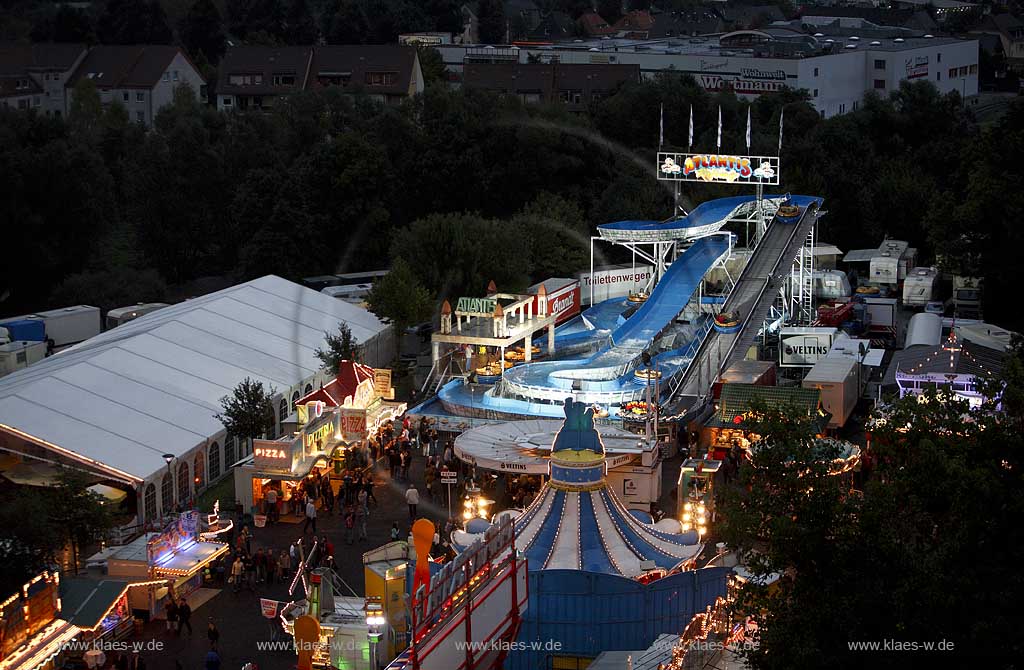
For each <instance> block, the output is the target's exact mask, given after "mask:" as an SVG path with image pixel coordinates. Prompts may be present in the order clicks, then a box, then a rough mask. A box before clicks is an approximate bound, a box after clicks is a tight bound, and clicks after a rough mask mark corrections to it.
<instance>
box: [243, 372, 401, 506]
mask: <svg viewBox="0 0 1024 670" xmlns="http://www.w3.org/2000/svg"><path fill="white" fill-rule="evenodd" d="M394 397H395V389H394V388H393V387H392V386H391V370H387V369H374V368H371V367H369V366H366V365H362V364H360V363H356V362H354V361H342V362H341V364H340V365H339V367H338V374H337V375H336V376H335V378H334V379H333V380H331V381H330V382H328V383H327V384H324V385H323V386H322V387H320V388H319V389H317V390H315V391H312V392H311V393H308V394H306V395H305V396H304V397H302V398H299V399H298V400H297V401H296V403H295V414H293V415H292V416H290V417H289V418H288V420H287V421H286V422H285V424H284V426H283V428H284V433H285V434H284V436H282V437H281V438H279V439H277V440H254V441H253V455H252V462H251V463H247V464H245V465H242V466H239V467H236V468H235V496H236V497H237V499H238V501H239V502H240V503H241V504H242V505H243V506H244V509H246V510H251V511H252V512H254V513H266V512H267V511H268V510H267V509H266V507H265V501H266V496H267V493H268V491H270V490H271V489H273V490H274V491H275V492H276V495H275V497H276V499H277V501H276V503H275V505H276V506H277V510H276V511H277V513H278V515H279V516H282V517H287V516H289V515H293V516H301V514H302V509H301V507H300V506H298V504H297V502H298V501H299V500H300V499H301V494H300V493H299V489H300V486H301V485H302V482H303V480H304V479H306V478H307V477H309V476H311V475H312V474H313V473H314V468H316V469H318V470H319V471H320V472H324V471H326V472H328V473H329V474H330V476H331V479H332V480H333V479H340V478H341V477H342V475H343V473H344V471H345V470H348V469H358V468H362V467H366V466H367V465H369V464H370V462H369V459H370V455H369V448H368V446H369V445H368V441H369V440H370V439H374V438H375V437H376V436H377V435H378V433H379V432H380V431H381V430H382V429H384V428H385V427H386V426H388V425H389V424H391V423H392V422H393V421H394V420H395V419H397V418H398V417H400V416H402V414H403V413H404V412H405V409H406V404H405V403H404V402H394Z"/></svg>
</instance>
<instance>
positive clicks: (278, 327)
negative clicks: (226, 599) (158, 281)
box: [0, 275, 393, 522]
mask: <svg viewBox="0 0 1024 670" xmlns="http://www.w3.org/2000/svg"><path fill="white" fill-rule="evenodd" d="M339 322H345V323H347V324H348V325H349V327H350V328H351V330H352V334H353V335H354V336H355V338H356V339H357V341H359V342H360V343H364V345H363V346H367V347H368V354H367V356H366V357H367V358H368V359H369V358H374V357H376V356H383V355H385V353H386V354H387V356H388V358H387V360H390V356H391V354H393V348H392V345H391V342H392V340H391V339H390V337H391V328H390V326H387V325H385V324H383V323H382V322H381V321H380V320H378V319H377V318H376V317H375V316H374V315H373V314H371V313H369V312H367V311H366V310H364V309H362V308H360V307H357V306H355V305H351V304H349V303H347V302H343V301H341V300H336V299H334V298H331V297H330V296H327V295H324V294H322V293H318V292H317V291H313V290H312V289H308V288H305V287H302V286H299V285H298V284H293V283H292V282H289V281H286V280H284V279H281V278H280V277H275V276H269V275H268V276H266V277H261V278H259V279H254V280H252V281H249V282H246V283H244V284H240V285H238V286H233V287H230V288H227V289H224V290H223V291H217V292H216V293H211V294H209V295H205V296H202V297H199V298H194V299H191V300H186V301H185V302H182V303H179V304H176V305H171V306H169V307H165V308H163V309H161V310H159V311H155V312H152V313H150V314H146V315H145V316H142V317H140V318H138V319H136V320H134V321H131V322H129V323H127V324H125V325H123V326H119V327H117V328H115V329H113V330H110V331H107V332H105V333H103V334H101V335H98V336H97V337H94V338H92V339H89V340H87V341H85V342H83V343H81V344H79V345H77V346H75V347H72V348H70V349H68V350H66V351H63V352H61V353H58V354H56V355H54V356H51V357H49V358H47V359H45V360H43V361H41V362H39V363H37V364H35V365H33V366H31V367H29V368H26V369H24V370H20V371H18V372H15V373H14V374H11V375H8V376H7V377H4V378H3V379H2V380H0V455H10V454H14V455H15V457H20V458H22V459H24V460H25V461H32V462H39V461H43V462H49V463H59V464H63V465H66V466H70V467H74V468H78V469H81V470H84V471H86V472H89V473H92V474H94V475H96V478H97V479H98V480H101V481H107V482H110V483H112V484H115V485H119V486H122V487H124V488H126V489H128V490H129V491H134V495H135V496H136V497H137V507H136V509H137V510H138V514H137V518H138V520H139V521H144V522H150V521H153V520H155V519H157V518H159V517H160V516H162V514H164V513H166V512H168V511H170V510H171V509H173V508H174V507H175V506H177V505H178V504H182V503H186V502H187V501H189V500H191V499H193V498H194V496H196V495H197V494H198V493H199V492H201V491H202V490H203V489H205V488H206V487H207V486H208V485H209V483H210V482H213V481H215V480H217V479H219V478H220V477H221V476H222V475H224V474H226V473H227V472H228V470H229V469H230V468H231V467H232V466H233V465H234V464H235V463H237V462H238V461H240V460H242V459H243V458H245V457H246V456H247V455H248V453H247V452H248V445H247V444H246V443H245V441H244V440H238V439H233V438H230V437H228V436H226V435H225V431H224V426H223V425H222V424H221V423H220V421H219V420H217V419H216V418H215V416H214V415H215V414H216V413H217V412H218V411H220V409H221V405H220V399H221V398H222V397H224V396H226V395H229V394H230V393H231V392H232V390H233V389H234V388H235V387H236V386H237V385H238V383H239V382H241V381H242V380H244V379H245V378H247V377H248V378H251V379H253V380H256V381H259V382H262V383H263V385H264V387H273V389H274V397H273V402H274V409H275V419H276V425H275V429H274V433H275V434H277V433H278V432H280V430H281V423H282V421H283V420H284V419H285V418H286V417H287V416H288V415H289V414H290V413H291V412H292V404H293V403H294V402H295V400H297V399H298V398H299V396H300V395H305V394H307V393H309V392H311V391H312V390H313V389H314V388H316V387H318V386H319V385H320V384H321V383H323V382H325V381H330V380H332V379H334V374H335V371H334V370H322V369H321V363H320V361H319V360H318V359H317V358H316V355H315V351H316V349H317V348H320V347H323V344H324V332H325V331H335V330H336V329H337V328H338V323H339ZM165 454H166V455H169V456H171V457H173V459H171V463H170V464H168V463H167V462H166V459H165Z"/></svg>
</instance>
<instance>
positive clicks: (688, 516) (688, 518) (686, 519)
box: [683, 512, 690, 523]
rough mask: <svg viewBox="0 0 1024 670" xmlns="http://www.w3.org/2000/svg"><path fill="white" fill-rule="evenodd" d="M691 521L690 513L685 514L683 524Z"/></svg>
mask: <svg viewBox="0 0 1024 670" xmlns="http://www.w3.org/2000/svg"><path fill="white" fill-rule="evenodd" d="M689 520H690V513H689V512H684V513H683V522H684V523H685V522H687V521H689Z"/></svg>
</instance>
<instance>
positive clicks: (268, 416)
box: [213, 377, 277, 451]
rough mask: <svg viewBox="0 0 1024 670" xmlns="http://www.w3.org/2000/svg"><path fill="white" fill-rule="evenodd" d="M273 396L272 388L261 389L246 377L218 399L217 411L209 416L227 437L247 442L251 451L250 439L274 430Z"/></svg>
mask: <svg viewBox="0 0 1024 670" xmlns="http://www.w3.org/2000/svg"><path fill="white" fill-rule="evenodd" d="M275 393H277V391H276V390H275V389H274V387H273V386H271V387H269V388H267V389H264V388H263V382H261V381H256V380H254V379H250V378H249V377H246V378H245V379H243V380H242V381H240V382H239V383H238V386H236V387H235V389H234V390H233V391H232V392H231V395H226V396H224V397H223V398H221V399H220V406H221V411H220V412H218V413H217V414H214V415H213V416H214V418H216V419H217V420H218V421H220V422H221V423H222V424H224V429H225V430H227V432H228V433H229V434H230V435H234V436H235V437H241V438H244V439H246V440H249V447H250V451H251V450H252V441H253V440H255V439H257V438H260V437H263V436H264V435H268V434H270V433H272V432H273V430H274V402H273V397H274V394H275Z"/></svg>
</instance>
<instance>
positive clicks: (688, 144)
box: [686, 105, 693, 151]
mask: <svg viewBox="0 0 1024 670" xmlns="http://www.w3.org/2000/svg"><path fill="white" fill-rule="evenodd" d="M692 148H693V105H690V135H689V138H688V139H687V140H686V150H687V151H689V150H690V149H692Z"/></svg>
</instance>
